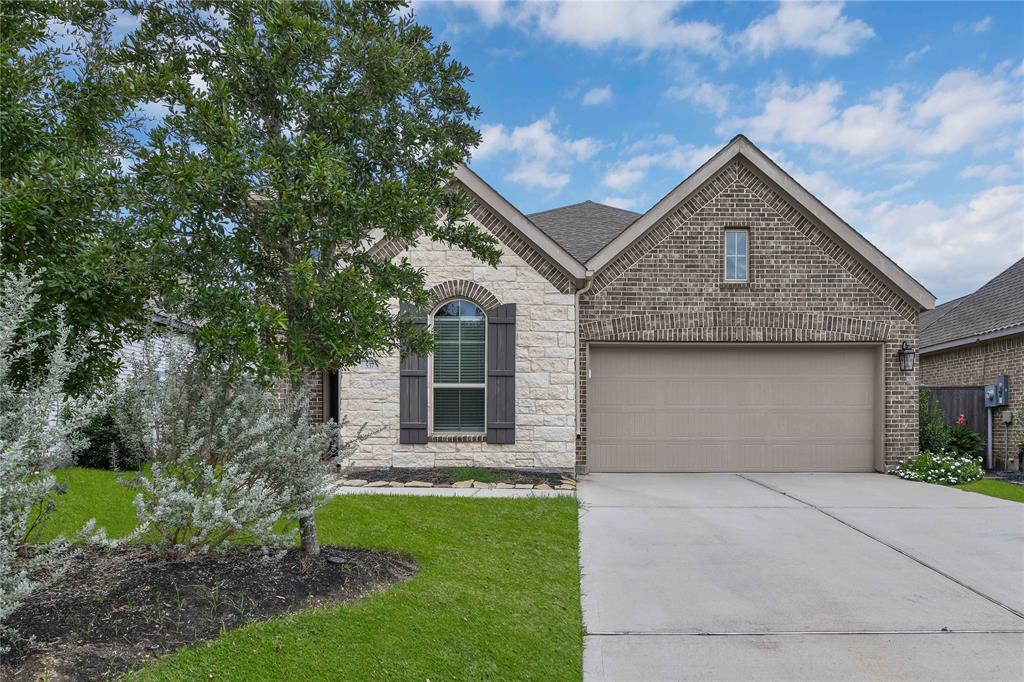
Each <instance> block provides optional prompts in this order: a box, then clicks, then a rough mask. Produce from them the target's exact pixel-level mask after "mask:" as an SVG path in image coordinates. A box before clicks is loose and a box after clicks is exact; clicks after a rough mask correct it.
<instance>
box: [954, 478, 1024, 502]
mask: <svg viewBox="0 0 1024 682" xmlns="http://www.w3.org/2000/svg"><path fill="white" fill-rule="evenodd" d="M957 488H960V489H961V490H969V491H971V492H972V493H981V494H982V495H988V496H989V497H998V498H999V499H1001V500H1010V501H1012V502H1024V485H1017V484H1016V483H1008V482H1007V481H996V480H993V479H991V478H983V479H981V480H980V481H974V482H973V483H964V484H963V485H958V486H957Z"/></svg>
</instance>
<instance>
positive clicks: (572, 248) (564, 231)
mask: <svg viewBox="0 0 1024 682" xmlns="http://www.w3.org/2000/svg"><path fill="white" fill-rule="evenodd" d="M526 217H527V218H529V219H530V220H531V221H533V224H534V225H536V226H537V227H539V228H540V229H541V230H543V231H544V233H545V234H547V235H548V236H549V237H551V238H552V239H554V240H555V241H556V242H558V245H559V246H561V247H562V248H563V249H565V250H566V251H568V252H569V253H570V254H571V255H572V257H573V258H575V259H576V260H578V261H579V262H581V263H586V262H587V261H588V260H590V259H591V258H593V256H594V254H595V253H597V252H598V251H600V250H601V249H602V248H603V247H604V246H605V245H606V244H607V243H608V242H610V241H611V240H613V239H615V238H616V237H617V236H619V234H620V233H621V232H622V231H623V230H625V229H626V228H627V227H629V224H630V223H632V222H633V221H634V220H636V219H637V218H639V217H640V214H639V213H635V212H633V211H627V210H626V209H624V208H616V207H614V206H606V205H605V204H598V203H596V202H593V201H584V202H582V203H579V204H572V205H571V206H562V207H561V208H552V209H550V210H548V211H541V212H540V213H531V214H530V215H528V216H526Z"/></svg>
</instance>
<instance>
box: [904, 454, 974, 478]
mask: <svg viewBox="0 0 1024 682" xmlns="http://www.w3.org/2000/svg"><path fill="white" fill-rule="evenodd" d="M891 473H893V474H895V475H896V476H899V477H900V478H905V479H907V480H908V481H924V482H925V483H938V484H940V485H960V484H962V483H970V482H971V481H977V480H978V479H980V478H982V477H983V476H984V475H985V470H984V469H982V468H981V460H980V459H979V458H976V457H966V456H963V455H958V454H956V453H953V454H949V453H946V452H942V451H940V452H939V453H937V454H936V453H932V452H927V451H925V452H922V453H921V454H919V455H918V456H917V457H911V458H909V459H906V460H904V461H903V462H900V465H899V466H898V467H896V468H895V469H894V470H893V471H892V472H891Z"/></svg>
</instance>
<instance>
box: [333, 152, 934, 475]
mask: <svg viewBox="0 0 1024 682" xmlns="http://www.w3.org/2000/svg"><path fill="white" fill-rule="evenodd" d="M456 177H457V182H458V183H459V185H460V189H461V190H462V191H465V192H467V193H469V194H470V196H471V197H472V198H473V200H474V202H475V206H474V209H473V211H472V215H471V219H472V220H473V221H475V222H476V223H477V224H478V225H479V226H481V227H482V228H484V229H486V230H489V231H490V232H491V233H492V234H493V235H494V236H495V237H497V239H498V240H499V241H500V243H501V248H502V249H503V252H504V254H503V258H502V261H501V264H500V265H499V266H498V267H497V268H492V267H488V266H486V265H484V264H482V263H480V262H478V261H476V260H474V259H473V257H472V256H471V255H470V254H468V253H466V252H463V251H460V250H456V249H451V248H449V247H446V246H444V245H441V244H434V243H430V242H429V241H426V240H423V241H422V242H421V243H417V244H413V245H406V244H397V243H387V242H381V243H378V244H376V245H374V246H373V249H374V251H375V252H376V253H377V254H378V256H379V257H381V258H403V257H404V258H408V259H409V260H410V262H412V263H413V264H415V265H417V266H419V267H420V268H422V269H423V272H424V273H425V275H426V278H427V282H428V286H429V289H430V292H431V294H432V296H433V303H432V304H431V305H430V306H429V307H428V308H426V309H422V310H413V309H407V312H408V313H409V314H411V315H413V317H414V318H415V319H416V320H417V321H418V322H419V323H420V324H424V325H426V326H427V327H428V328H429V329H431V330H432V331H433V334H434V338H435V341H436V344H435V345H436V348H435V351H434V352H433V353H432V354H431V355H430V356H429V357H405V358H400V357H399V356H398V355H397V354H396V355H394V356H392V357H388V358H385V359H383V360H382V361H380V362H379V363H377V364H366V365H361V366H357V367H353V368H351V369H349V370H347V371H344V372H341V373H335V374H333V375H329V376H327V377H325V378H324V380H323V387H324V391H323V396H324V399H323V412H324V413H326V414H327V415H328V416H335V417H336V416H337V415H338V414H342V415H345V416H347V418H348V420H349V421H348V426H347V427H346V428H347V429H349V430H351V431H352V432H353V433H354V432H355V430H357V429H358V427H359V425H361V424H369V425H371V426H374V427H381V426H382V427H384V428H383V430H382V431H380V432H379V433H377V434H376V435H374V436H373V437H372V438H370V439H369V440H367V441H365V442H363V443H361V445H360V448H359V450H358V451H357V453H356V454H355V456H354V459H353V462H352V464H353V465H354V466H360V467H365V466H379V467H389V466H395V467H431V466H463V465H476V466H489V467H526V468H541V469H562V470H567V469H572V468H574V467H575V468H576V470H577V471H580V472H585V471H592V472H598V471H649V472H673V471H679V472H687V471H738V470H745V471H881V470H885V469H886V468H887V467H889V466H891V465H894V464H895V463H896V462H898V461H899V460H901V459H903V458H904V457H907V456H910V455H913V454H915V453H916V448H917V429H918V425H917V393H918V372H919V371H920V370H919V369H918V368H916V367H915V366H914V362H913V360H914V356H913V352H914V348H916V346H917V343H918V338H917V337H918V316H919V314H920V313H921V312H922V311H924V310H928V309H930V308H932V306H933V305H934V297H933V296H932V295H931V294H930V293H929V292H928V291H927V290H926V289H925V288H924V287H923V286H921V285H920V284H919V283H918V282H916V281H915V280H914V279H913V278H912V277H910V276H909V275H908V274H907V273H905V272H904V271H903V270H902V269H900V268H899V267H898V266H897V265H896V264H895V263H894V262H893V261H891V260H890V259H889V258H888V257H886V256H885V254H883V253H881V252H880V251H879V250H878V249H877V248H875V247H874V246H873V245H872V244H871V243H869V242H868V241H867V240H866V239H865V238H864V237H862V236H861V235H860V234H859V233H858V232H857V231H856V230H854V229H853V228H852V227H850V226H849V225H848V224H846V223H845V222H843V220H842V219H841V218H840V217H839V216H837V215H836V214H834V213H833V212H832V211H830V210H829V209H828V208H827V207H826V206H825V205H823V204H822V203H821V202H820V201H818V200H817V199H816V198H815V197H814V196H812V195H811V194H810V193H809V192H807V190H805V189H804V188H803V187H801V186H800V185H799V184H798V183H797V182H796V181H795V180H793V178H791V177H790V176H789V175H787V174H786V173H785V171H783V170H782V169H781V168H779V166H777V165H776V164H775V163H774V162H772V160H771V159H769V158H768V157H767V156H766V155H765V154H764V153H763V152H761V150H759V149H758V148H757V147H755V146H754V145H753V144H752V143H751V142H750V141H748V140H747V139H746V138H745V137H743V136H737V137H736V138H734V139H733V140H732V141H731V142H729V144H728V145H726V146H725V147H724V148H723V149H721V150H720V151H719V152H718V153H717V154H715V155H714V156H713V157H712V158H710V159H709V160H708V161H707V162H706V163H705V164H704V165H703V166H701V167H700V168H699V169H698V170H697V171H695V172H694V173H693V174H692V175H690V176H689V177H688V178H686V179H685V180H684V181H683V182H682V183H681V184H680V185H679V186H677V187H676V188H675V189H673V190H672V191H671V192H670V193H669V194H668V195H666V196H665V197H664V198H663V199H661V200H660V201H659V202H658V203H657V204H655V205H654V206H653V207H652V208H651V209H650V210H648V211H647V212H646V213H643V214H638V213H634V212H631V211H626V210H622V209H619V208H614V207H611V206H605V205H602V204H598V203H594V202H589V201H588V202H584V203H581V204H575V205H572V206H565V207H562V208H556V209H552V210H549V211H543V212H540V213H535V214H531V215H524V214H523V213H521V212H520V211H519V210H518V209H516V207H515V206H513V205H512V204H510V203H509V202H508V201H507V200H505V199H504V198H503V197H502V196H501V195H500V194H498V192H496V191H495V190H494V189H493V188H491V187H490V186H489V185H488V184H487V183H486V182H484V181H483V180H482V179H481V178H480V177H478V176H477V175H476V174H474V173H473V172H472V171H471V170H469V169H468V168H465V167H460V168H459V169H458V171H457V173H456ZM901 349H902V352H901ZM353 433H347V434H346V435H347V436H352V435H353Z"/></svg>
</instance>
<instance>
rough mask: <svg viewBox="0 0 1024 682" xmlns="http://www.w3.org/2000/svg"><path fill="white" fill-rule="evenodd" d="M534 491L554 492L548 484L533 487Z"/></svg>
mask: <svg viewBox="0 0 1024 682" xmlns="http://www.w3.org/2000/svg"><path fill="white" fill-rule="evenodd" d="M533 489H534V490H552V488H551V486H549V485H548V484H547V483H541V484H540V485H535V486H533Z"/></svg>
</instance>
